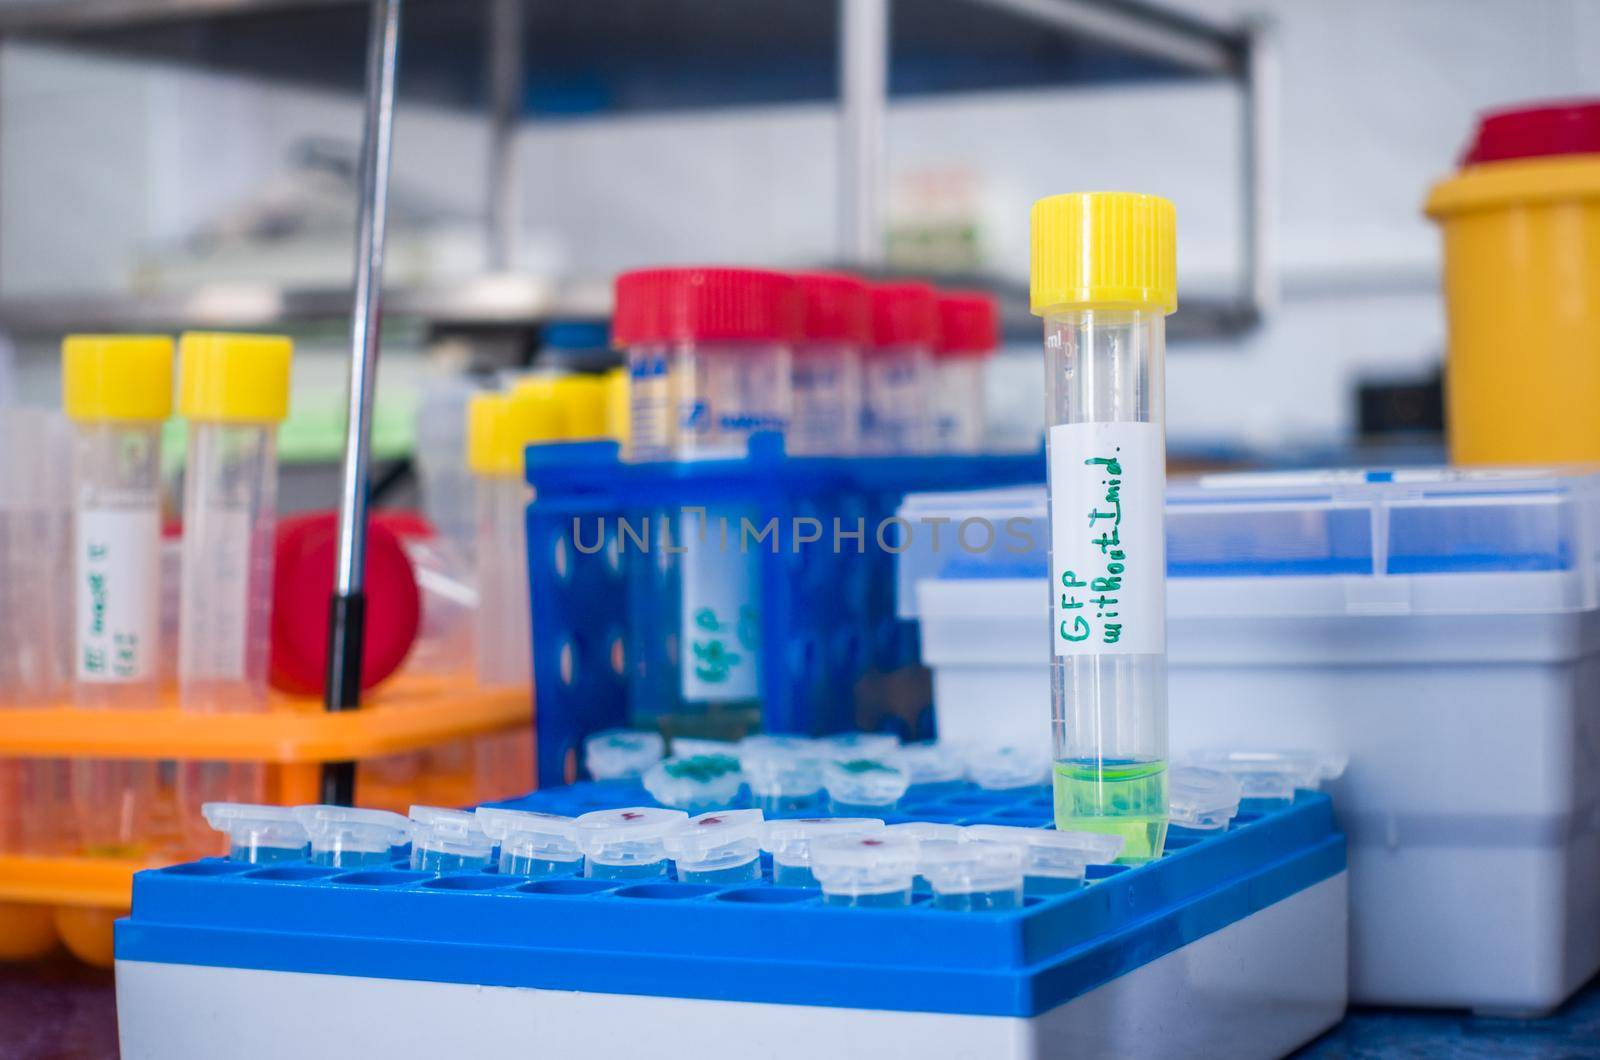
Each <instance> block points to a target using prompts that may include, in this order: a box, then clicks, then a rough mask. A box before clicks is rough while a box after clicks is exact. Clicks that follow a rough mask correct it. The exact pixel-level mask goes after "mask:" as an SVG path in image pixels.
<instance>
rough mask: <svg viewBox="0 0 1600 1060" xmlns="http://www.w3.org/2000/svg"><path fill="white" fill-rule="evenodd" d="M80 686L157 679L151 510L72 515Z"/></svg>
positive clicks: (154, 520) (157, 581) (157, 527)
mask: <svg viewBox="0 0 1600 1060" xmlns="http://www.w3.org/2000/svg"><path fill="white" fill-rule="evenodd" d="M74 528H75V532H74V535H73V548H74V550H75V555H76V556H77V565H76V570H75V581H76V582H77V607H78V617H77V629H78V636H77V652H76V654H77V673H78V680H80V681H85V682H90V683H104V684H114V683H120V682H124V681H143V680H146V679H148V678H150V677H152V676H154V674H155V669H156V653H157V652H158V651H159V650H160V638H161V518H160V515H159V514H158V513H157V512H155V511H153V510H133V511H114V510H112V511H107V510H102V509H89V510H85V511H80V512H78V513H77V519H76V520H75V523H74Z"/></svg>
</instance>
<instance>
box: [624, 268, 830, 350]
mask: <svg viewBox="0 0 1600 1060" xmlns="http://www.w3.org/2000/svg"><path fill="white" fill-rule="evenodd" d="M799 332H800V303H799V297H798V295H797V294H796V292H795V283H794V278H793V277H791V276H787V275H785V274H783V273H781V272H768V271H766V270H764V269H714V268H707V269H639V270H637V271H635V272H625V273H623V274H622V275H620V276H618V277H617V288H616V310H615V315H614V317H613V319H612V323H611V337H612V341H613V343H615V344H616V345H618V346H637V345H640V344H642V343H650V342H792V341H794V340H795V339H796V338H798V337H799Z"/></svg>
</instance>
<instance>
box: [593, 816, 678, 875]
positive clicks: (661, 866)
mask: <svg viewBox="0 0 1600 1060" xmlns="http://www.w3.org/2000/svg"><path fill="white" fill-rule="evenodd" d="M688 819H689V815H688V814H686V813H684V812H683V811H682V810H663V809H661V808H660V807H656V806H633V807H627V808H625V809H620V810H595V811H594V812H593V813H586V814H584V815H583V816H582V817H579V818H577V819H576V820H574V821H573V825H574V827H576V828H577V831H578V845H579V846H580V847H582V848H583V857H584V862H583V874H584V875H585V876H588V877H590V878H591V879H596V880H635V879H652V878H654V877H658V876H665V875H666V874H667V848H666V845H665V843H666V838H667V836H668V835H670V834H671V833H672V832H674V831H676V830H677V828H678V827H679V826H680V825H681V824H683V822H685V821H687V820H688Z"/></svg>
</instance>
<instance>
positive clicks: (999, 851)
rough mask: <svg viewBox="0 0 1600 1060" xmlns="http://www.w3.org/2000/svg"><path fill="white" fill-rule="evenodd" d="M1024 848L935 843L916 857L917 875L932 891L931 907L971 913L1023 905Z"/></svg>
mask: <svg viewBox="0 0 1600 1060" xmlns="http://www.w3.org/2000/svg"><path fill="white" fill-rule="evenodd" d="M1026 853H1027V848H1025V847H1022V846H1019V845H1017V844H1015V843H987V842H982V841H968V842H963V843H934V844H929V845H927V846H925V847H924V848H923V849H922V850H921V851H920V852H919V853H918V856H917V872H918V874H919V875H921V876H922V877H923V878H924V879H926V880H927V881H928V886H929V887H930V888H932V890H933V907H934V908H935V909H948V910H951V911H953V912H962V913H972V912H982V911H985V910H994V909H1016V908H1017V907H1019V906H1020V905H1022V873H1023V861H1024V858H1025V855H1026Z"/></svg>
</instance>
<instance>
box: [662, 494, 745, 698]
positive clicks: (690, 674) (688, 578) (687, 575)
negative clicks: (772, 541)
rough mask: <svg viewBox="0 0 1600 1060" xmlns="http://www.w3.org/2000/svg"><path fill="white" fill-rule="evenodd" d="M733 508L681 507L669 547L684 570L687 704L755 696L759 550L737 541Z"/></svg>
mask: <svg viewBox="0 0 1600 1060" xmlns="http://www.w3.org/2000/svg"><path fill="white" fill-rule="evenodd" d="M739 514H740V513H739V511H738V510H736V509H731V510H730V509H724V510H712V511H709V512H706V513H705V514H704V516H703V517H702V514H701V512H700V511H698V510H693V511H685V512H684V513H683V514H682V515H681V516H680V517H679V519H678V530H677V531H676V533H677V540H676V541H675V542H674V544H675V546H678V547H682V548H684V549H686V551H685V552H684V553H683V555H682V557H681V558H682V563H681V566H680V568H679V569H680V570H681V571H682V574H683V581H682V584H683V590H682V593H683V615H682V626H681V629H682V634H681V637H682V640H681V644H682V649H681V651H682V670H683V681H682V684H683V698H684V700H685V701H687V702H691V703H728V702H733V701H736V700H743V699H754V698H755V697H756V694H757V692H758V691H759V689H758V683H757V680H756V678H757V674H758V672H759V666H758V664H757V658H758V656H759V654H760V651H761V610H760V605H759V601H758V598H757V585H756V573H757V571H758V570H759V565H758V564H759V560H760V556H759V554H757V553H756V552H755V551H754V550H753V549H751V550H748V551H747V550H745V549H743V548H741V547H740V542H741V537H740V523H739Z"/></svg>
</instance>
